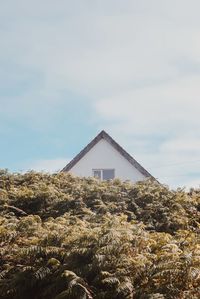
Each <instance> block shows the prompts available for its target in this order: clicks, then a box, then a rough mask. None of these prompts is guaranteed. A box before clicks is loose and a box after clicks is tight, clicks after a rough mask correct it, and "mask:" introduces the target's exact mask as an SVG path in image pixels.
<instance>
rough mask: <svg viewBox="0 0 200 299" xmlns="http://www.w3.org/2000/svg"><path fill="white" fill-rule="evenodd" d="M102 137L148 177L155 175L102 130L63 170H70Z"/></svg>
mask: <svg viewBox="0 0 200 299" xmlns="http://www.w3.org/2000/svg"><path fill="white" fill-rule="evenodd" d="M101 139H104V140H106V141H107V142H108V143H109V144H110V145H111V146H112V147H113V148H114V149H116V150H117V151H118V152H119V153H120V154H121V155H122V156H123V157H124V158H125V159H126V160H128V162H129V163H130V164H132V165H133V166H134V167H135V168H136V169H137V170H138V171H139V172H140V173H141V174H143V175H144V176H145V177H146V178H153V176H152V175H151V174H150V173H149V172H148V171H147V170H146V169H145V168H144V167H142V166H141V165H140V164H139V163H138V162H137V161H136V160H135V159H134V158H133V157H132V156H131V155H129V154H128V153H127V152H126V151H125V150H124V149H123V148H122V147H121V146H120V145H119V144H118V143H117V142H116V141H115V140H114V139H113V138H112V137H111V136H110V135H109V134H108V133H106V132H105V131H101V132H100V133H99V134H98V135H97V136H96V137H95V138H94V139H93V140H92V141H91V142H90V143H89V144H88V145H87V146H86V147H85V148H84V149H83V150H82V151H81V152H80V153H79V154H78V155H77V156H75V157H74V159H72V160H71V161H70V162H69V163H68V164H67V165H66V166H65V167H64V168H63V169H62V170H61V171H64V172H68V171H70V170H71V169H72V167H74V166H75V165H76V164H77V163H78V162H79V161H80V160H81V159H82V158H83V157H84V156H85V155H86V154H87V153H88V152H89V151H90V150H91V149H92V148H93V147H94V146H95V145H96V144H97V143H98V142H99V141H100V140H101Z"/></svg>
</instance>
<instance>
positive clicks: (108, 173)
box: [103, 169, 115, 180]
mask: <svg viewBox="0 0 200 299" xmlns="http://www.w3.org/2000/svg"><path fill="white" fill-rule="evenodd" d="M114 177H115V172H114V169H103V180H112V179H114Z"/></svg>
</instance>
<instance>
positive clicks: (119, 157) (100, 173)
mask: <svg viewBox="0 0 200 299" xmlns="http://www.w3.org/2000/svg"><path fill="white" fill-rule="evenodd" d="M62 171H64V172H65V171H66V172H70V173H72V174H74V175H76V176H81V177H91V176H93V177H96V178H99V179H100V180H110V179H114V178H119V179H121V180H123V181H125V180H130V181H132V182H136V181H143V180H145V179H148V178H153V177H152V175H151V174H150V173H149V172H148V171H147V170H146V169H144V168H143V167H142V166H141V165H140V164H139V163H138V162H137V161H136V160H135V159H134V158H133V157H132V156H131V155H129V154H128V153H127V152H126V151H125V150H124V149H123V148H122V147H121V146H120V145H119V144H118V143H117V142H116V141H115V140H113V139H112V137H111V136H110V135H108V134H107V133H106V132H105V131H102V132H100V133H99V134H98V135H97V136H96V137H95V138H94V139H93V140H92V141H91V142H90V143H89V144H88V145H87V146H86V147H85V148H84V149H83V150H82V151H81V152H80V153H79V154H78V155H77V156H76V157H75V158H74V159H73V160H72V161H71V162H69V163H68V164H67V165H66V166H65V167H64V168H63V170H62Z"/></svg>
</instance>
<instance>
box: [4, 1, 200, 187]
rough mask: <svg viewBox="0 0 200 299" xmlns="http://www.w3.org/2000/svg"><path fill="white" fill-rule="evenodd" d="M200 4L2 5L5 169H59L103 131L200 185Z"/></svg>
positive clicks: (151, 164)
mask: <svg viewBox="0 0 200 299" xmlns="http://www.w3.org/2000/svg"><path fill="white" fill-rule="evenodd" d="M199 11H200V1H199V0H190V1H188V0H168V1H161V0H151V1H150V0H140V1H138V0H137V1H136V0H124V1H121V0H84V1H83V0H73V1H69V0H56V1H53V0H42V1H41V0H40V1H39V0H34V1H30V0H18V1H13V0H12V1H11V0H6V1H0V168H7V169H9V170H10V171H14V172H16V171H17V172H19V171H20V172H21V171H27V170H31V169H33V170H37V171H38V170H43V171H50V172H52V171H58V170H60V169H62V168H63V167H64V166H65V165H66V163H67V162H68V161H70V160H71V159H72V158H73V157H74V156H75V155H76V154H77V153H78V152H79V151H80V150H81V149H82V148H83V147H84V146H85V145H87V143H88V142H89V141H91V139H92V138H94V137H95V136H96V135H97V134H98V133H99V132H100V131H101V130H102V129H104V130H105V131H107V132H108V133H109V134H110V135H111V136H112V137H113V138H114V139H115V140H116V141H117V142H118V143H120V145H121V146H123V147H124V148H125V149H126V150H127V151H128V152H129V153H130V154H131V155H132V156H133V157H134V158H135V159H136V160H137V161H138V162H139V163H141V164H142V166H144V168H146V169H147V170H148V171H149V172H150V173H151V174H152V175H153V176H154V177H156V178H157V179H158V180H159V181H160V182H162V183H164V184H167V185H169V186H170V187H171V188H177V187H181V188H182V187H186V188H189V187H199V186H200V18H199Z"/></svg>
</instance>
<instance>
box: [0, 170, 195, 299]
mask: <svg viewBox="0 0 200 299" xmlns="http://www.w3.org/2000/svg"><path fill="white" fill-rule="evenodd" d="M199 232H200V191H199V190H191V192H189V193H186V192H185V191H184V190H177V191H170V190H169V189H168V188H167V187H165V186H162V185H159V184H158V183H156V182H151V181H147V182H143V183H137V184H135V185H132V184H130V183H129V182H125V183H122V182H120V181H119V180H114V181H113V182H100V181H97V180H95V179H92V178H88V179H81V178H75V177H73V176H71V175H69V174H66V173H59V174H54V175H49V174H42V173H34V172H29V173H26V174H10V173H8V172H7V171H1V172H0V298H2V299H24V298H29V299H65V298H66V299H68V298H69V299H112V298H113V299H131V298H136V299H137V298H138V299H145V298H149V299H153V298H154V299H163V298H173V299H174V298H175V299H184V298H191V299H192V298H193V299H197V298H200V235H199Z"/></svg>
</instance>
